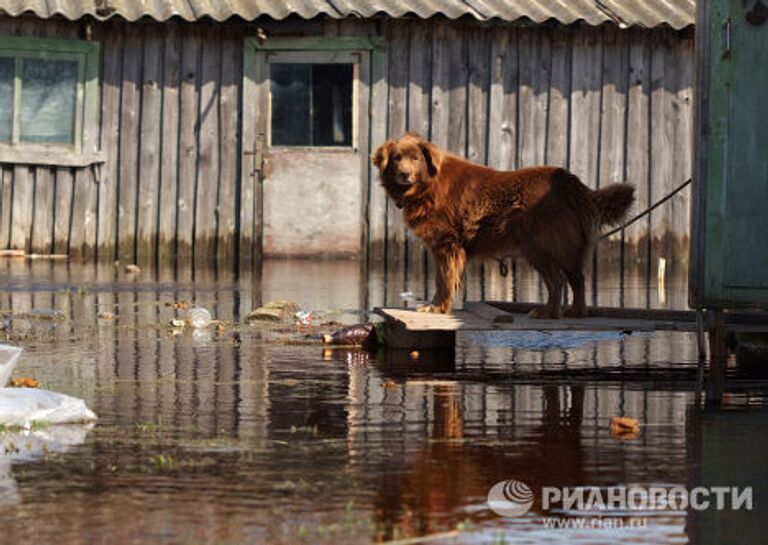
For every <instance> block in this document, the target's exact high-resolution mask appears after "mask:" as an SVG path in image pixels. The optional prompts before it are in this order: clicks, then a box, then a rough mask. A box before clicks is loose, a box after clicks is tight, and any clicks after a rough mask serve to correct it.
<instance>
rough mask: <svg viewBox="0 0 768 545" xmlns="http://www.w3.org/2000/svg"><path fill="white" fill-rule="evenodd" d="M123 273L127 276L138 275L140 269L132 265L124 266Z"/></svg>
mask: <svg viewBox="0 0 768 545" xmlns="http://www.w3.org/2000/svg"><path fill="white" fill-rule="evenodd" d="M125 272H127V273H128V274H138V273H140V272H141V267H139V266H138V265H134V264H130V265H126V266H125Z"/></svg>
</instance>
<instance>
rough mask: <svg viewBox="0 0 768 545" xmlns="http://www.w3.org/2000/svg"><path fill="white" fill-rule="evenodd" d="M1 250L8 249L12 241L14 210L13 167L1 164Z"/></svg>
mask: <svg viewBox="0 0 768 545" xmlns="http://www.w3.org/2000/svg"><path fill="white" fill-rule="evenodd" d="M0 183H2V188H1V189H0V248H8V247H9V244H10V239H11V214H12V212H11V210H13V167H12V166H10V165H5V164H0Z"/></svg>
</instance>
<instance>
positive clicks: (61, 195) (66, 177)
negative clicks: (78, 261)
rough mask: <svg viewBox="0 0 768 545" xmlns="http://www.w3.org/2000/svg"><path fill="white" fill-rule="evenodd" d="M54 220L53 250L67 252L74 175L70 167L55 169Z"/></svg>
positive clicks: (61, 252)
mask: <svg viewBox="0 0 768 545" xmlns="http://www.w3.org/2000/svg"><path fill="white" fill-rule="evenodd" d="M55 183H56V202H55V203H54V207H55V208H54V216H55V221H54V225H53V251H54V253H57V254H67V253H69V229H70V224H71V221H72V205H73V202H72V199H73V198H74V185H75V176H74V174H73V172H72V169H69V168H57V169H56V181H55Z"/></svg>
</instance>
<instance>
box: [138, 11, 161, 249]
mask: <svg viewBox="0 0 768 545" xmlns="http://www.w3.org/2000/svg"><path fill="white" fill-rule="evenodd" d="M142 42H143V43H142V45H143V57H142V58H143V61H142V63H143V64H142V80H141V112H140V121H139V125H140V138H141V148H140V149H139V180H138V209H137V210H136V213H137V218H136V222H137V225H136V255H137V259H138V260H139V261H141V262H154V260H155V258H156V256H157V232H158V222H159V218H158V214H159V209H158V200H159V192H158V186H159V184H160V153H161V151H160V147H161V135H162V130H158V122H160V128H162V120H161V118H162V117H163V116H162V115H161V114H162V109H161V108H162V101H163V91H162V85H163V72H162V70H163V66H162V63H163V45H164V41H163V35H162V29H161V27H159V26H155V25H148V26H145V27H144V35H143V40H142Z"/></svg>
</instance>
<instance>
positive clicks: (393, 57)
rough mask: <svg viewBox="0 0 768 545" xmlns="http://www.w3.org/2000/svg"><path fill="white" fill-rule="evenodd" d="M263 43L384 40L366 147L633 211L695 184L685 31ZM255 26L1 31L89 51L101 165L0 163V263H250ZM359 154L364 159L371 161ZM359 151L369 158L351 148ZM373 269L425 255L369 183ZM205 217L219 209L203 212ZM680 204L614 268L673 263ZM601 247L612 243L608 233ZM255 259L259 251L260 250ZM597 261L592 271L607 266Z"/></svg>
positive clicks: (295, 24) (324, 31) (644, 229)
mask: <svg viewBox="0 0 768 545" xmlns="http://www.w3.org/2000/svg"><path fill="white" fill-rule="evenodd" d="M263 27H264V28H265V29H266V31H267V34H268V35H280V34H282V35H305V36H306V35H325V36H333V35H354V34H374V33H377V34H383V35H384V36H385V38H386V40H385V42H386V47H387V54H386V55H384V57H385V58H386V62H385V63H384V65H383V66H378V67H377V66H374V68H373V70H374V73H373V76H374V78H373V80H372V86H371V87H372V103H371V105H372V106H371V115H372V119H371V128H372V133H371V143H372V146H376V145H377V144H378V143H380V142H381V141H383V140H384V139H385V138H387V137H390V136H393V137H396V136H399V135H400V134H402V133H403V132H404V131H406V130H412V131H417V132H420V133H422V134H424V135H426V136H428V137H429V138H430V139H432V140H433V141H435V142H436V143H437V144H439V145H441V146H443V147H446V148H448V149H449V150H452V151H454V152H458V153H461V154H464V155H466V156H467V157H469V158H470V159H472V160H474V161H477V162H480V163H487V164H489V165H491V166H494V167H498V168H517V167H521V166H526V165H533V164H540V163H549V164H555V165H563V166H566V167H568V168H570V169H571V170H573V171H574V172H575V173H576V174H578V175H579V176H580V177H581V178H582V180H583V181H584V182H585V183H587V184H588V185H590V186H592V187H597V186H600V185H605V184H607V183H611V182H614V181H628V182H630V183H633V184H635V185H636V186H637V195H638V205H637V206H636V207H635V209H633V211H635V212H636V211H638V210H641V209H643V208H645V207H646V206H647V205H648V204H650V203H652V202H654V201H656V200H657V199H659V198H661V197H662V196H664V195H666V194H667V193H668V192H670V191H671V190H672V189H674V188H675V187H676V186H677V185H678V184H680V183H682V182H683V181H684V180H686V179H687V178H688V177H690V172H691V145H692V111H693V110H692V104H691V88H692V82H693V38H692V32H691V31H690V30H686V31H682V32H676V31H673V30H671V29H667V28H658V29H651V30H645V29H629V30H619V29H618V28H617V27H614V26H610V25H605V26H602V27H590V26H587V25H573V26H569V27H563V26H559V25H535V26H521V25H511V24H486V25H481V24H477V23H470V22H466V21H459V22H452V21H447V20H429V21H421V20H417V19H403V20H386V19H377V20H375V21H355V20H347V21H340V22H339V21H332V20H327V21H326V20H313V21H285V22H277V21H272V22H265V23H264V25H263ZM254 32H256V26H255V25H252V24H248V25H246V24H244V23H241V22H231V23H224V24H216V23H213V22H202V23H198V24H187V23H180V22H178V21H170V22H167V23H163V24H160V23H151V22H141V23H134V24H129V23H126V22H124V21H110V22H106V23H96V22H88V21H77V22H69V21H64V20H60V21H40V20H37V19H34V18H21V19H10V18H0V35H19V36H46V37H54V36H58V37H69V38H81V39H84V38H87V37H89V38H90V39H93V40H97V41H99V42H100V44H101V55H102V59H101V82H100V83H101V131H100V142H101V148H102V149H103V150H104V151H105V152H106V155H107V161H106V163H104V165H103V166H100V167H88V168H53V167H40V166H28V165H18V164H8V163H5V164H4V163H3V162H2V157H0V184H1V186H0V247H7V248H22V249H26V250H27V251H31V252H37V253H51V252H52V253H70V254H75V255H77V254H80V255H93V254H98V255H100V256H108V257H110V258H114V257H120V258H121V259H127V260H133V259H139V260H143V259H157V260H159V261H163V260H166V259H169V258H171V257H172V256H189V255H194V256H195V259H196V260H200V261H208V260H210V259H211V258H212V257H214V256H215V257H218V258H221V259H230V258H233V257H236V256H237V257H239V258H240V261H241V262H248V261H249V260H250V259H251V258H252V257H253V256H254V253H253V241H254V240H255V237H254V225H257V224H258V222H256V221H254V220H255V218H254V214H255V213H256V212H255V208H254V205H253V202H254V199H253V195H254V192H257V193H258V191H259V186H258V184H255V183H254V182H253V179H243V178H241V176H240V172H241V169H240V165H241V153H240V151H241V150H240V149H239V148H240V129H241V123H242V117H243V116H242V108H243V107H259V105H243V104H241V102H242V92H241V90H242V61H243V38H244V37H245V36H246V35H251V34H253V33H254ZM368 151H369V150H368ZM363 152H366V150H363ZM361 183H363V184H368V185H369V189H370V191H366V192H364V194H368V195H370V197H369V203H368V208H367V215H366V217H363V218H361V221H364V222H367V225H368V232H369V237H368V245H369V247H368V248H367V250H368V253H369V255H370V256H371V258H372V260H373V261H377V260H380V261H384V262H386V263H387V264H388V266H389V268H390V270H394V269H395V268H402V269H404V272H408V274H421V272H420V271H424V270H426V269H427V268H428V257H427V256H426V255H425V252H424V250H423V248H422V247H421V245H420V243H418V241H415V240H413V239H411V238H410V236H409V234H408V233H407V230H406V229H405V227H404V225H403V222H402V218H401V214H400V212H399V211H398V210H396V209H395V208H394V207H393V206H391V205H390V204H389V203H387V201H386V197H385V195H384V193H383V191H382V190H381V189H380V188H379V187H378V179H377V177H376V176H375V174H373V173H372V174H371V177H370V178H369V179H365V180H362V182H361ZM213 203H215V206H214V205H212V204H213ZM688 210H689V192H688V190H685V191H683V192H682V193H680V194H679V195H677V196H676V197H675V198H673V199H672V200H671V201H670V202H669V203H667V204H665V205H664V206H663V207H662V208H660V209H659V210H658V211H654V213H653V214H651V215H650V216H648V217H646V218H643V219H642V220H641V221H639V222H637V223H636V224H634V225H633V226H631V227H630V228H628V229H627V230H626V232H625V234H624V239H623V240H624V243H625V246H626V256H628V257H630V258H632V259H641V260H650V259H652V258H655V257H657V256H664V257H666V258H667V259H679V258H684V256H686V255H687V246H688ZM612 240H613V241H614V242H613V243H612V245H609V246H602V249H601V251H602V252H603V254H605V252H606V250H605V249H606V248H607V247H613V248H616V247H617V246H619V245H620V243H621V237H620V235H616V236H615V237H613V239H612ZM257 251H258V250H257ZM603 254H601V255H603Z"/></svg>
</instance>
